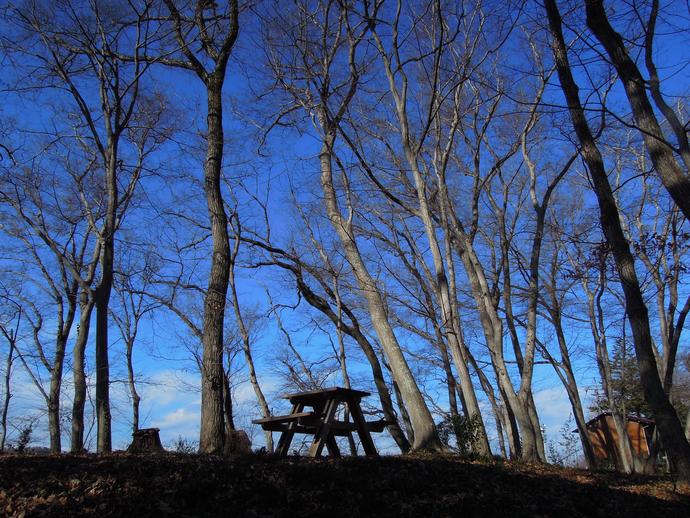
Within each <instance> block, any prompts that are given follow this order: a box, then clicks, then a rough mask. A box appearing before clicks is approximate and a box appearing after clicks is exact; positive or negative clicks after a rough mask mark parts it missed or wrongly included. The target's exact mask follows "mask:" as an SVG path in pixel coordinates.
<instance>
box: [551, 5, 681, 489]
mask: <svg viewBox="0 0 690 518" xmlns="http://www.w3.org/2000/svg"><path fill="white" fill-rule="evenodd" d="M588 5H590V4H588ZM545 6H546V13H547V16H548V20H549V27H550V29H551V34H552V38H553V52H554V58H555V61H556V66H557V70H558V76H559V79H560V83H561V88H562V90H563V94H564V95H565V98H566V101H567V103H568V109H569V112H570V116H571V119H572V122H573V127H574V129H575V132H576V134H577V137H578V140H579V142H580V144H581V146H582V157H583V159H584V161H585V163H586V164H587V168H588V170H589V174H590V177H591V179H592V183H593V189H594V192H595V194H596V196H597V201H598V203H599V209H600V221H601V226H602V230H603V232H604V235H605V236H606V240H607V243H608V245H609V246H610V248H611V253H612V254H613V257H614V259H615V262H616V267H617V270H618V274H619V275H620V279H621V285H622V288H623V293H624V295H625V304H626V314H627V318H628V321H629V323H630V327H631V329H632V333H633V339H634V343H635V354H636V356H637V362H638V366H639V369H640V376H641V379H642V384H643V388H644V392H645V397H646V399H647V401H648V402H649V404H650V406H651V408H652V410H653V412H654V417H655V420H656V423H657V426H658V428H659V432H660V434H661V438H662V440H663V442H664V445H665V447H666V450H667V453H668V455H669V457H670V459H671V461H672V463H673V465H674V467H675V469H676V470H677V473H678V478H679V480H681V481H683V482H684V483H689V482H690V444H688V442H687V440H686V439H685V436H684V435H683V429H682V426H681V424H680V421H679V419H678V416H677V414H676V412H675V410H674V409H673V406H672V405H671V403H670V402H669V399H668V396H667V395H666V393H665V392H664V389H663V386H662V383H661V380H660V378H659V371H658V368H657V364H656V358H655V356H654V352H653V350H652V349H653V348H652V340H651V333H650V328H649V316H648V311H647V306H646V304H645V302H644V299H643V297H642V291H641V289H640V283H639V281H638V278H637V274H636V272H635V260H634V258H633V255H632V253H631V251H630V245H629V243H628V240H627V239H626V237H625V235H624V233H623V230H622V228H621V224H620V218H619V212H618V208H617V206H616V202H615V199H614V197H613V193H612V190H611V185H610V183H609V179H608V176H607V174H606V169H605V167H604V161H603V159H602V157H601V153H600V151H599V149H598V147H597V144H596V142H595V140H594V137H593V134H592V132H591V130H590V127H589V123H588V122H587V120H586V118H585V116H584V111H583V108H582V103H581V102H580V98H579V93H578V87H577V84H576V83H575V80H574V79H573V75H572V71H571V69H570V64H569V60H568V54H567V47H566V44H565V40H564V38H563V32H562V19H561V15H560V13H559V11H558V8H557V6H556V3H555V1H554V0H547V1H546V2H545Z"/></svg>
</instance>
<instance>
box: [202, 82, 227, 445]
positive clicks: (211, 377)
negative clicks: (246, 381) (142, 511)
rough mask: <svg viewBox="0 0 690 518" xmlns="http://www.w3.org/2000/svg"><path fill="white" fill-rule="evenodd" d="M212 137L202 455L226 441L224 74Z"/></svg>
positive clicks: (211, 92)
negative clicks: (224, 353)
mask: <svg viewBox="0 0 690 518" xmlns="http://www.w3.org/2000/svg"><path fill="white" fill-rule="evenodd" d="M207 86H208V88H207V94H208V119H207V120H208V133H207V145H208V148H207V153H206V164H205V166H204V192H205V193H206V203H207V206H208V214H209V218H210V220H211V236H212V241H213V251H212V256H211V271H210V273H209V280H208V289H207V291H206V299H205V301H204V324H203V338H202V341H203V345H204V353H203V362H202V369H201V370H202V373H201V432H200V439H199V451H200V452H201V453H215V454H221V453H222V452H223V446H224V443H225V429H224V424H223V377H224V372H223V327H224V323H225V322H224V317H225V302H226V296H227V291H228V278H229V275H228V271H229V267H230V260H229V258H230V244H229V241H228V228H227V215H226V213H225V207H224V205H223V195H222V193H221V181H220V180H221V165H222V160H223V104H222V99H221V91H222V88H223V80H222V76H221V75H220V74H218V73H217V72H214V73H213V74H212V75H211V77H210V78H209V81H208V85H207Z"/></svg>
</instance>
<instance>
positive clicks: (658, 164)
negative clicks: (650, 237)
mask: <svg viewBox="0 0 690 518" xmlns="http://www.w3.org/2000/svg"><path fill="white" fill-rule="evenodd" d="M585 5H586V7H587V8H586V11H587V26H588V27H589V28H590V29H591V31H592V32H593V33H594V35H595V36H596V37H597V39H598V40H599V42H600V43H601V44H602V45H603V46H604V48H605V49H606V52H607V54H608V55H609V58H610V59H611V62H612V63H613V66H614V67H616V71H617V72H618V76H619V77H620V78H621V82H622V83H623V88H624V89H625V93H626V95H627V97H628V102H629V104H630V107H631V108H632V112H633V115H634V117H635V120H636V121H637V124H638V126H639V128H640V133H642V139H643V140H644V143H645V146H646V147H647V150H648V151H649V156H650V158H651V159H652V163H653V164H654V168H655V169H656V171H657V173H658V174H659V176H660V178H661V181H662V183H663V184H664V187H666V190H667V191H668V192H669V194H670V195H671V197H672V198H673V201H674V202H675V203H676V205H677V206H678V207H679V208H680V210H681V211H682V212H683V214H684V215H685V218H686V219H688V220H690V179H689V178H688V176H687V174H686V173H684V172H683V170H682V169H681V167H680V165H679V164H678V161H677V160H676V158H675V157H674V156H673V148H672V147H671V146H670V145H669V144H668V142H667V141H666V139H665V137H664V134H663V132H662V131H661V126H660V125H659V122H658V120H657V118H656V115H655V114H654V109H653V108H652V105H651V103H650V102H649V98H648V97H647V91H646V85H647V83H646V81H645V80H644V78H643V77H642V74H641V73H640V70H639V69H638V68H637V65H636V64H635V62H634V61H633V60H632V59H631V58H630V55H629V54H628V51H627V49H626V48H625V44H624V42H623V39H622V38H621V36H620V35H619V34H618V33H617V32H616V31H615V30H614V29H613V27H612V26H611V24H610V23H609V20H608V17H607V15H606V10H605V9H604V2H603V0H586V2H585ZM685 140H686V146H687V137H685Z"/></svg>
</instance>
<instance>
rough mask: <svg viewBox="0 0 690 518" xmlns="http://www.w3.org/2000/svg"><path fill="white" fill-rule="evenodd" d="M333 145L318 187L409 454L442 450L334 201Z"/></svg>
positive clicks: (324, 153)
mask: <svg viewBox="0 0 690 518" xmlns="http://www.w3.org/2000/svg"><path fill="white" fill-rule="evenodd" d="M334 141H335V138H334V136H333V135H328V136H327V137H326V142H324V144H323V146H322V148H321V154H320V161H321V186H322V188H323V193H324V199H325V203H326V209H327V212H328V218H329V220H330V221H331V224H332V225H333V227H334V228H335V230H336V232H337V234H338V236H339V237H340V241H341V243H342V245H343V248H344V252H345V257H346V258H347V260H348V262H349V263H350V266H351V267H352V271H353V273H354V275H355V277H356V278H357V282H358V283H359V287H360V289H361V291H362V293H363V295H364V297H365V299H366V301H367V305H368V309H369V314H370V316H371V322H372V325H373V327H374V330H375V331H376V335H377V336H378V338H379V341H380V343H381V346H382V347H383V350H384V352H385V354H386V356H387V357H388V362H389V365H390V367H391V372H392V374H393V377H394V379H395V381H396V383H397V385H398V388H399V390H400V394H401V396H402V398H403V400H404V402H405V406H406V408H407V411H408V413H409V415H410V422H411V425H412V429H413V430H414V441H413V443H412V449H413V450H442V449H443V445H442V444H441V441H440V440H439V438H438V433H437V431H436V425H435V424H434V420H433V417H432V416H431V412H429V408H428V407H427V405H426V402H425V401H424V397H423V396H422V393H421V391H420V390H419V387H418V386H417V381H416V380H415V378H414V375H413V374H412V371H411V370H410V366H409V365H408V363H407V360H406V359H405V357H404V356H403V353H402V350H401V349H400V345H399V344H398V340H397V338H396V337H395V334H394V333H393V329H392V327H391V325H390V322H389V321H388V315H387V314H386V309H385V308H386V302H385V301H384V299H383V297H382V296H381V292H380V291H379V287H378V286H377V285H376V282H375V281H374V279H373V278H372V276H371V274H370V273H369V271H368V270H367V267H366V265H365V264H364V260H363V259H362V256H361V254H360V251H359V248H358V246H357V243H356V241H355V236H354V234H353V227H352V225H351V224H350V223H349V222H347V221H346V220H345V218H344V217H343V215H342V214H341V212H340V207H339V204H338V198H337V195H336V192H335V188H334V186H333V173H332V165H331V161H332V146H333V143H334Z"/></svg>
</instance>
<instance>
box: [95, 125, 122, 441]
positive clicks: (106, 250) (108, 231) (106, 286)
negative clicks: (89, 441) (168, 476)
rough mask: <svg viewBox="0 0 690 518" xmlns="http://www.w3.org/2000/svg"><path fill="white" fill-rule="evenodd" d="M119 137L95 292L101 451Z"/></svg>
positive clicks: (112, 144)
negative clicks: (99, 275) (99, 274)
mask: <svg viewBox="0 0 690 518" xmlns="http://www.w3.org/2000/svg"><path fill="white" fill-rule="evenodd" d="M117 156H118V154H117V138H115V137H114V136H110V138H109V142H108V163H107V164H106V165H107V171H106V193H107V199H108V202H107V203H108V204H107V209H106V214H105V224H104V226H103V231H102V234H101V236H100V239H101V242H102V246H101V258H100V263H101V279H100V282H99V283H98V286H97V287H96V290H95V292H94V299H95V305H96V418H97V423H98V439H97V450H98V453H110V452H111V451H112V432H111V414H110V361H109V359H108V308H109V306H110V294H111V292H112V289H113V270H114V266H115V228H116V221H115V219H116V212H117V204H118V185H117Z"/></svg>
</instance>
